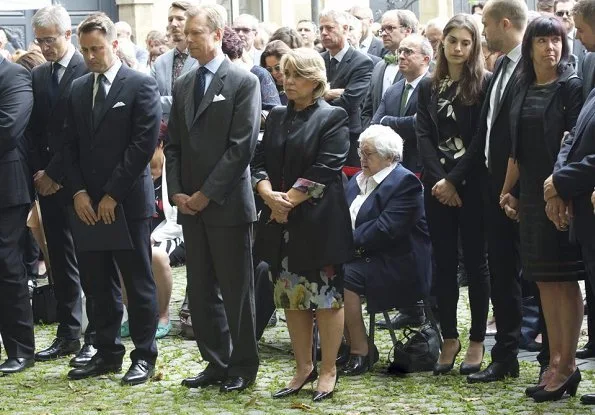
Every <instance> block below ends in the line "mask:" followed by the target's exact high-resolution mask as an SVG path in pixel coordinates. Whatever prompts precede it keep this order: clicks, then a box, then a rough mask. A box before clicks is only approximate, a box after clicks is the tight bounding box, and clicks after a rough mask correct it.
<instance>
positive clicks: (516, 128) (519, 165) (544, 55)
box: [501, 17, 585, 402]
mask: <svg viewBox="0 0 595 415" xmlns="http://www.w3.org/2000/svg"><path fill="white" fill-rule="evenodd" d="M522 53H523V60H522V61H521V62H522V66H521V71H520V76H519V79H518V81H517V83H516V84H515V91H516V94H515V96H514V99H513V101H512V105H511V108H510V134H511V141H512V156H511V159H510V160H509V163H508V171H507V174H506V181H505V183H504V187H503V189H502V195H504V196H502V202H501V205H502V206H503V207H504V209H505V211H506V212H507V215H509V217H511V218H513V219H517V213H518V220H520V236H521V260H522V263H523V278H525V279H527V280H529V281H535V282H536V283H537V287H538V288H539V296H540V300H541V307H542V310H543V316H544V320H545V325H546V327H545V328H546V329H547V330H546V332H544V334H547V335H544V347H546V345H547V346H549V366H548V369H547V370H546V371H545V373H544V374H543V376H542V377H541V379H540V382H539V384H538V385H537V386H534V387H530V388H528V389H527V395H529V396H532V397H533V398H534V399H535V400H536V401H537V402H542V401H546V400H558V399H560V398H561V397H562V396H563V395H564V393H565V392H569V393H570V394H571V395H572V394H574V393H576V388H577V386H578V383H579V382H580V378H581V375H580V372H579V370H578V368H576V363H575V359H574V353H575V351H576V346H577V343H578V338H579V334H580V329H581V324H582V321H583V298H582V295H581V291H580V288H579V285H578V282H577V281H578V280H579V279H583V278H584V275H585V272H584V267H583V263H582V261H581V256H580V251H579V248H578V246H577V245H574V244H571V243H570V242H569V236H568V221H569V218H568V217H567V208H568V207H567V204H566V202H565V201H563V200H562V199H561V198H560V197H559V196H554V197H551V198H549V197H548V198H547V203H546V201H544V181H545V180H546V179H547V178H548V177H549V176H550V175H551V174H552V171H553V169H554V165H555V164H556V160H557V158H558V153H559V152H560V145H561V143H562V139H563V137H564V136H565V133H566V132H569V131H571V130H572V129H573V127H574V126H575V124H576V120H577V119H578V115H579V113H580V110H581V107H582V82H581V80H580V79H579V78H578V76H577V75H576V74H575V71H574V69H573V67H572V66H571V65H569V64H568V57H569V48H568V43H567V42H566V32H565V31H564V27H563V25H562V24H561V23H560V22H559V21H558V20H557V19H556V18H554V17H540V18H537V19H535V20H533V21H532V22H531V24H529V26H528V27H527V30H526V32H525V37H524V39H523V44H522ZM517 181H519V182H520V197H519V202H520V204H519V206H517V203H516V199H515V198H513V197H511V196H510V194H509V192H510V190H511V189H512V187H513V186H514V185H516V183H517ZM548 217H552V219H553V220H552V221H550V219H548ZM546 339H547V342H546V341H545V340H546Z"/></svg>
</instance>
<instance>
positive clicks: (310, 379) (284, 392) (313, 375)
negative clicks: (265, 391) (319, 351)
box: [273, 368, 318, 399]
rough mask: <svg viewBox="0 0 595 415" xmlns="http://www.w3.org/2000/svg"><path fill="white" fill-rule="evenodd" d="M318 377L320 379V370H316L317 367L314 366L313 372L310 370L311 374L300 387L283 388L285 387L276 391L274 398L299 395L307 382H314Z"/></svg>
mask: <svg viewBox="0 0 595 415" xmlns="http://www.w3.org/2000/svg"><path fill="white" fill-rule="evenodd" d="M316 379H318V372H317V371H316V368H314V369H312V372H310V374H309V375H308V377H307V378H306V380H304V383H302V384H301V385H300V386H299V387H298V388H283V389H281V390H279V391H277V392H275V393H274V394H273V398H275V399H279V398H285V397H286V396H291V395H297V394H298V393H299V391H301V390H302V388H303V387H304V386H305V385H306V384H308V383H312V382H314V381H315V380H316Z"/></svg>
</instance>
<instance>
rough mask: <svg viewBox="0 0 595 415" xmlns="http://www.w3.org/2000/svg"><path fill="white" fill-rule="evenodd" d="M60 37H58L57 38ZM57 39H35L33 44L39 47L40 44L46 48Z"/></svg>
mask: <svg viewBox="0 0 595 415" xmlns="http://www.w3.org/2000/svg"><path fill="white" fill-rule="evenodd" d="M58 37H60V36H58ZM58 37H36V38H35V39H34V40H33V42H35V44H36V45H39V46H41V45H42V44H44V45H46V46H51V45H53V44H54V43H56V40H58Z"/></svg>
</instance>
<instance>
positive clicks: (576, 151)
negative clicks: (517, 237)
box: [553, 90, 595, 244]
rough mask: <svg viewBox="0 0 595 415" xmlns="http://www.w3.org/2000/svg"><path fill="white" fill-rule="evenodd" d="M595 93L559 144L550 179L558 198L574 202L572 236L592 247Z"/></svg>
mask: <svg viewBox="0 0 595 415" xmlns="http://www.w3.org/2000/svg"><path fill="white" fill-rule="evenodd" d="M593 137H595V90H593V91H591V93H590V94H589V96H588V97H587V101H586V102H585V105H583V109H582V111H581V113H580V115H579V117H578V120H577V122H576V127H574V129H573V130H572V132H571V133H570V134H568V136H567V137H566V139H565V140H564V142H563V143H562V148H561V149H560V153H559V154H558V161H557V163H556V166H555V167H554V173H553V180H554V185H555V187H556V190H557V191H558V194H559V195H560V197H561V198H562V199H564V200H566V201H570V200H572V201H573V204H574V219H573V223H572V226H571V234H574V235H576V237H577V238H578V241H579V242H580V243H589V244H593V239H594V235H595V215H594V214H593V205H592V204H591V194H592V193H593V188H594V187H595V140H593Z"/></svg>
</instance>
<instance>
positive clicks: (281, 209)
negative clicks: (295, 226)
mask: <svg viewBox="0 0 595 415" xmlns="http://www.w3.org/2000/svg"><path fill="white" fill-rule="evenodd" d="M263 199H264V203H265V204H266V205H267V206H268V207H269V208H270V209H271V218H273V215H275V216H277V217H279V218H282V217H283V216H284V217H285V219H287V214H288V213H289V212H290V211H291V209H293V207H294V206H293V203H291V202H290V201H289V197H288V196H287V193H283V192H275V191H270V192H268V193H267V194H266V195H265V196H264V197H263ZM277 222H278V221H277Z"/></svg>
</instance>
